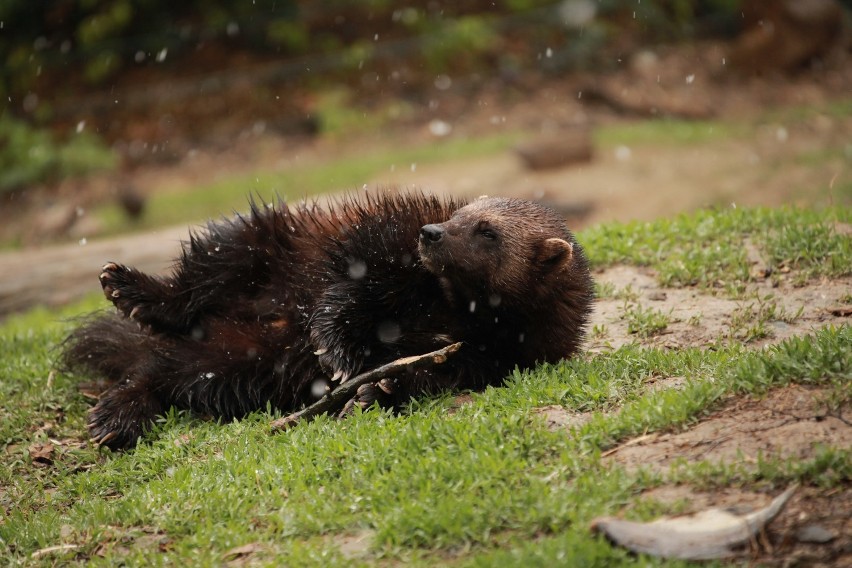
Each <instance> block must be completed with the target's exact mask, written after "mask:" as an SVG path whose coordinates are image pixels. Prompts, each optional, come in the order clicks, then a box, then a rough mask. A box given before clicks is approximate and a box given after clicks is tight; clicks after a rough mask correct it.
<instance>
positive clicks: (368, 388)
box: [338, 379, 396, 418]
mask: <svg viewBox="0 0 852 568" xmlns="http://www.w3.org/2000/svg"><path fill="white" fill-rule="evenodd" d="M395 387H396V381H395V380H394V379H382V380H380V381H379V382H377V383H365V384H363V385H361V386H360V387H358V390H357V391H355V396H354V397H352V398H351V399H349V400H348V401H347V402H346V405H345V406H344V407H343V410H341V411H340V414H339V415H338V416H339V417H340V418H343V417H345V416H348V415H350V414H352V412H353V411H354V410H355V407H356V406H358V407H359V408H361V410H367V409H368V408H370V407H371V406H372V405H373V403H376V402H378V403H379V406H381V407H383V408H388V407H391V406H393V399H394V397H393V393H394V390H395Z"/></svg>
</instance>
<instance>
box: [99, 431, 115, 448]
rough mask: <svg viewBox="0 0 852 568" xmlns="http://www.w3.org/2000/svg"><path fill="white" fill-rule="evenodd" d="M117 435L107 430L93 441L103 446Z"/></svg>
mask: <svg viewBox="0 0 852 568" xmlns="http://www.w3.org/2000/svg"><path fill="white" fill-rule="evenodd" d="M116 436H118V434H116V433H115V432H108V433H107V434H104V435H103V436H101V437H100V439H95V443H96V444H97V445H99V446H105V445H107V444H108V443H109V441H110V440H112V439H113V438H115V437H116Z"/></svg>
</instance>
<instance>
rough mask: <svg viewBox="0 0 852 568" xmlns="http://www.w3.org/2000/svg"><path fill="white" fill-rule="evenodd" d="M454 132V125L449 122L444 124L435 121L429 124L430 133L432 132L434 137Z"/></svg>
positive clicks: (440, 121)
mask: <svg viewBox="0 0 852 568" xmlns="http://www.w3.org/2000/svg"><path fill="white" fill-rule="evenodd" d="M452 131H453V127H452V125H451V124H450V123H448V122H444V121H443V120H438V119H435V120H433V121H432V122H430V123H429V132H431V133H432V135H433V136H439V137H440V136H446V135H447V134H449V133H450V132H452Z"/></svg>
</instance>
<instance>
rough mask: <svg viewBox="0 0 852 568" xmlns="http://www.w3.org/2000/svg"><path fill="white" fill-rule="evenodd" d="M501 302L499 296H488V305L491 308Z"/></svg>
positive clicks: (501, 299)
mask: <svg viewBox="0 0 852 568" xmlns="http://www.w3.org/2000/svg"><path fill="white" fill-rule="evenodd" d="M502 301H503V298H501V297H500V294H491V295H490V296H488V305H489V306H491V307H492V308H496V307H497V306H499V305H500V302H502Z"/></svg>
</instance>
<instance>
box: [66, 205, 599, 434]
mask: <svg viewBox="0 0 852 568" xmlns="http://www.w3.org/2000/svg"><path fill="white" fill-rule="evenodd" d="M100 283H101V286H102V288H103V292H104V295H105V296H106V299H107V300H108V301H110V302H111V303H112V304H113V305H114V306H115V308H116V310H115V311H114V312H111V313H107V314H104V313H100V314H95V315H93V316H91V317H89V318H87V319H86V320H85V321H84V322H83V323H81V324H80V325H79V327H77V328H76V329H75V330H74V331H73V332H72V333H71V334H70V335H69V337H68V338H67V339H66V341H65V342H64V344H63V353H62V360H63V362H64V366H65V367H66V368H68V369H71V370H76V371H78V372H82V373H84V374H86V375H88V376H93V377H98V378H100V379H103V380H105V381H106V382H107V384H108V385H109V386H108V388H106V390H104V392H103V393H102V394H101V395H100V398H99V400H98V402H97V404H95V406H94V407H93V408H92V409H91V411H90V414H89V424H88V427H89V432H90V434H91V437H92V439H93V440H94V441H95V442H96V443H98V444H100V445H103V446H107V447H109V448H112V449H121V448H127V447H131V446H133V445H135V444H136V443H137V441H138V439H139V438H140V436H142V435H143V434H144V433H145V431H146V430H147V429H149V428H150V426H151V424H152V423H153V421H154V420H155V418H156V417H157V416H158V415H161V414H164V413H165V412H166V411H167V410H168V409H169V408H170V407H175V408H179V409H186V410H189V411H192V412H195V413H199V414H204V415H210V416H213V417H217V418H221V419H227V420H229V419H233V418H238V417H241V416H244V415H245V414H247V413H249V412H252V411H255V410H259V409H265V408H267V407H271V408H273V409H277V410H280V411H292V410H296V409H298V408H301V407H303V406H305V405H307V404H310V403H312V402H314V401H315V400H316V399H317V398H318V397H320V396H322V394H324V393H325V392H326V391H327V390H328V389H329V388H332V387H333V386H334V385H335V384H336V383H340V382H343V381H346V380H347V379H348V378H350V377H353V376H355V375H357V374H359V373H361V372H364V371H367V370H370V369H373V368H376V367H378V366H380V365H383V364H385V363H388V362H390V361H393V360H395V359H398V358H400V357H405V356H412V355H419V354H422V353H426V352H429V351H433V350H435V349H439V348H441V347H444V346H445V345H447V344H449V343H453V342H461V343H462V346H461V348H460V350H459V351H458V353H456V354H455V356H454V357H452V358H451V359H450V360H448V361H447V362H446V363H445V364H443V365H440V366H436V367H433V368H428V369H420V370H417V371H412V372H411V373H409V374H408V375H404V376H401V377H398V378H396V379H393V380H383V381H380V382H378V383H375V384H368V385H364V386H363V387H362V388H360V389H359V390H358V394H357V395H356V398H355V399H353V400H352V401H351V403H354V404H358V405H360V406H361V407H367V406H370V405H371V404H373V403H376V402H377V403H379V404H380V405H381V406H383V407H386V408H398V407H400V406H402V405H404V404H405V403H406V402H408V401H409V400H410V399H411V398H412V397H416V396H420V395H424V394H429V393H437V392H441V391H446V390H458V389H471V390H481V389H484V388H485V387H486V386H488V385H499V384H501V383H502V381H503V380H504V378H505V377H506V376H507V375H508V374H509V373H510V372H511V371H512V370H513V369H514V368H515V367H520V368H526V367H531V366H533V365H535V364H536V363H545V362H548V363H553V362H556V361H559V360H561V359H563V358H567V357H570V356H572V355H574V354H575V353H576V352H577V351H578V349H579V348H580V345H581V343H582V341H583V337H584V330H585V327H586V324H587V321H588V318H589V314H590V311H591V306H592V301H593V297H594V294H593V284H592V278H591V276H590V273H589V267H588V262H587V260H586V257H585V255H584V252H583V249H582V247H581V246H580V245H579V244H578V243H577V241H576V240H575V238H574V235H573V234H572V233H571V231H570V230H569V229H568V227H567V226H566V224H565V221H564V219H563V218H562V217H560V216H559V215H558V214H557V213H556V212H554V211H553V210H551V209H549V208H547V207H545V206H543V205H540V204H538V203H534V202H530V201H524V200H520V199H511V198H502V197H482V198H479V199H476V200H473V201H471V202H470V203H465V202H462V201H459V200H455V199H450V198H447V199H439V198H437V197H434V196H428V195H425V194H423V193H419V192H404V193H375V194H373V193H368V194H362V195H360V196H348V197H344V198H341V199H340V200H338V201H336V202H333V203H330V204H329V206H328V207H320V206H319V205H318V204H317V203H316V202H314V203H302V204H300V205H297V206H293V207H288V206H287V205H286V204H285V203H283V202H279V203H277V204H275V205H262V204H258V203H256V202H252V203H251V210H250V212H249V213H247V214H245V215H237V216H235V217H233V218H230V219H224V220H221V221H218V222H209V223H208V224H207V227H206V229H205V230H203V231H191V232H190V238H189V240H188V241H187V242H186V243H185V244H184V246H183V250H182V254H181V256H180V257H179V258H178V259H177V261H176V262H175V265H174V268H173V270H172V273H171V274H170V275H169V276H165V277H161V276H153V275H148V274H144V273H142V272H140V271H138V270H135V269H133V268H131V267H127V266H124V265H122V264H120V263H118V262H108V263H107V264H106V265H105V266H104V267H103V269H102V271H101V273H100ZM349 406H351V404H350V405H349Z"/></svg>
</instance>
